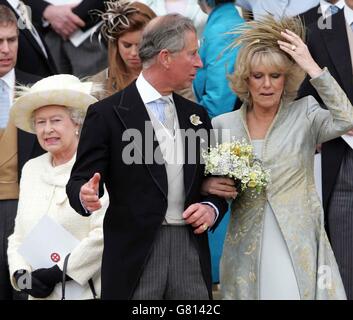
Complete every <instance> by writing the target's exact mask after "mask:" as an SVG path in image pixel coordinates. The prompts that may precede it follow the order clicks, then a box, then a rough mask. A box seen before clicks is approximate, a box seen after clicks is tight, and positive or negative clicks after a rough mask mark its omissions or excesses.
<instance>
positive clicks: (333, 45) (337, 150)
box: [299, 0, 353, 299]
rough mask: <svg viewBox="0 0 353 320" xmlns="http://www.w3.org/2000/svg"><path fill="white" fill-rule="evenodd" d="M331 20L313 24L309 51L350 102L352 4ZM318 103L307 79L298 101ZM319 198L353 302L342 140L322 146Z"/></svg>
mask: <svg viewBox="0 0 353 320" xmlns="http://www.w3.org/2000/svg"><path fill="white" fill-rule="evenodd" d="M345 2H346V4H345V6H344V8H343V10H340V11H339V12H338V13H336V14H335V15H333V16H332V17H331V19H332V21H331V22H332V23H331V27H330V28H321V29H320V28H319V27H318V26H317V24H315V23H314V24H312V25H310V27H309V30H308V48H309V50H310V52H311V55H312V56H313V58H314V59H315V61H317V63H318V64H319V65H320V67H327V68H328V69H329V71H330V73H331V74H332V76H333V77H334V78H335V79H336V81H337V82H338V84H339V85H340V86H341V88H343V90H344V91H345V93H346V95H347V96H348V98H349V100H350V101H351V103H352V102H353V69H352V65H353V63H352V60H353V31H352V24H353V0H346V1H345ZM306 95H312V96H314V97H315V98H316V99H317V100H318V101H321V99H320V98H319V96H318V95H317V93H316V91H315V90H314V89H313V87H312V86H311V85H310V82H309V79H308V78H306V79H305V80H304V82H303V83H302V85H301V87H300V90H299V97H303V96H306ZM321 152H322V196H323V207H324V213H325V223H326V230H327V233H328V236H329V238H330V242H331V245H332V249H333V251H334V253H335V257H336V260H337V263H338V267H339V270H340V273H341V276H342V280H343V284H344V286H345V290H346V293H347V297H348V299H353V272H352V270H353V211H352V208H353V150H352V148H351V147H350V146H349V145H348V144H347V143H346V142H345V140H344V139H343V138H337V139H334V140H332V141H329V142H326V143H324V144H323V145H322V151H321Z"/></svg>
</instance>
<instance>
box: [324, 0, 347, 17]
mask: <svg viewBox="0 0 353 320" xmlns="http://www.w3.org/2000/svg"><path fill="white" fill-rule="evenodd" d="M332 5H333V6H336V7H338V8H339V9H342V8H343V7H344V5H345V2H344V0H339V1H338V2H337V3H335V4H332V3H330V2H328V1H325V0H320V8H321V12H322V16H323V17H324V18H325V19H326V18H327V17H329V16H330V15H331V12H330V7H331V6H332Z"/></svg>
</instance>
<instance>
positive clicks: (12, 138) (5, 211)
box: [0, 5, 43, 300]
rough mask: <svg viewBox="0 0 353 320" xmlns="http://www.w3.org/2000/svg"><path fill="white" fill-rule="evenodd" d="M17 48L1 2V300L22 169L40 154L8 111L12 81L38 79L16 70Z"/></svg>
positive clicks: (10, 16)
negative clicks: (16, 125) (27, 162)
mask: <svg viewBox="0 0 353 320" xmlns="http://www.w3.org/2000/svg"><path fill="white" fill-rule="evenodd" d="M17 49H18V28H17V18H16V16H15V15H14V13H13V12H12V11H11V10H10V8H9V7H8V6H3V5H0V150H1V152H0V240H1V242H0V300H4V299H6V300H9V299H12V298H13V297H15V298H20V296H19V295H18V294H14V295H13V289H12V286H11V284H10V276H9V271H8V264H7V253H6V250H7V238H8V237H9V236H10V235H11V234H12V232H13V228H14V223H15V217H16V212H17V202H18V191H19V190H18V182H19V177H20V173H21V169H22V167H23V165H24V164H25V162H26V161H27V160H29V159H30V158H33V157H36V156H38V155H40V154H42V153H43V151H42V149H41V148H40V147H39V144H38V142H37V138H36V137H35V136H34V135H32V134H28V133H26V132H24V131H21V130H18V129H16V127H15V126H14V124H13V123H12V121H11V119H9V113H10V112H9V111H10V107H11V104H12V102H13V98H14V86H15V82H20V83H22V84H29V83H33V82H36V81H37V80H39V79H40V78H39V77H37V76H33V75H30V74H26V73H24V72H22V71H20V70H15V65H16V59H17Z"/></svg>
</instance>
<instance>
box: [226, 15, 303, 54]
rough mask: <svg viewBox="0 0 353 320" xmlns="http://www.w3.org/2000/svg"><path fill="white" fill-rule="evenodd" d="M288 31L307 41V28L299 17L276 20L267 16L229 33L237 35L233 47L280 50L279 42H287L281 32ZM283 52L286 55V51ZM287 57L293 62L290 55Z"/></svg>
mask: <svg viewBox="0 0 353 320" xmlns="http://www.w3.org/2000/svg"><path fill="white" fill-rule="evenodd" d="M286 29H288V30H290V31H292V32H294V33H295V34H296V35H298V36H299V37H300V38H301V39H302V40H303V41H305V27H304V24H303V22H302V21H301V19H300V18H299V17H283V18H281V19H278V20H276V19H275V18H274V17H273V16H272V15H266V16H263V17H262V18H261V19H259V20H252V21H248V22H246V23H244V24H243V25H240V26H239V27H237V28H236V29H235V30H233V31H231V32H229V33H230V34H234V35H237V38H236V39H235V40H234V42H233V43H232V44H231V47H232V48H234V47H237V46H252V47H254V48H256V47H259V48H264V47H265V48H266V47H267V48H273V49H278V50H280V49H279V45H278V43H277V41H278V40H282V41H287V39H285V38H284V37H283V36H282V35H281V31H285V30H286ZM281 52H283V54H286V53H285V52H284V51H281ZM287 56H288V57H289V58H290V59H291V60H293V58H292V57H290V56H289V55H288V54H287Z"/></svg>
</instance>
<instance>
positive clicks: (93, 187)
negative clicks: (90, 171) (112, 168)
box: [80, 173, 102, 212]
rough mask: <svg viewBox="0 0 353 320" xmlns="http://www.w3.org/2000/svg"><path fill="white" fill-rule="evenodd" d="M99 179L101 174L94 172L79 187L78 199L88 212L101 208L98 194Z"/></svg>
mask: <svg viewBox="0 0 353 320" xmlns="http://www.w3.org/2000/svg"><path fill="white" fill-rule="evenodd" d="M100 179H101V175H100V174H99V173H95V174H94V175H93V177H92V178H91V179H90V180H89V181H88V182H87V183H85V184H84V185H83V186H82V187H81V190H80V200H81V202H82V204H83V206H84V207H85V208H86V209H87V210H88V211H90V212H93V211H96V210H98V209H100V208H102V204H101V202H100V200H99V196H98V191H99V181H100Z"/></svg>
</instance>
